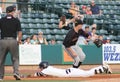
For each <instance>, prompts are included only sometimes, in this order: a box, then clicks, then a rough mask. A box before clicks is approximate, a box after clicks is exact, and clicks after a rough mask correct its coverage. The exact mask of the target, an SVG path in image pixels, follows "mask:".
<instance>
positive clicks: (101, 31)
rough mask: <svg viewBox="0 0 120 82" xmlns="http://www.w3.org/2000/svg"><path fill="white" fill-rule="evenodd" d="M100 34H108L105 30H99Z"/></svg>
mask: <svg viewBox="0 0 120 82" xmlns="http://www.w3.org/2000/svg"><path fill="white" fill-rule="evenodd" d="M99 32H100V34H102V35H104V34H108V32H107V31H106V30H104V29H100V31H99Z"/></svg>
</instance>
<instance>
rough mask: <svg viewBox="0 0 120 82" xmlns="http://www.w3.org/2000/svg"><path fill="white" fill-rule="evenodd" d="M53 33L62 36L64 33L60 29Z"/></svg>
mask: <svg viewBox="0 0 120 82" xmlns="http://www.w3.org/2000/svg"><path fill="white" fill-rule="evenodd" d="M53 32H54V33H55V34H60V35H61V34H63V33H62V32H61V30H59V29H54V30H53Z"/></svg>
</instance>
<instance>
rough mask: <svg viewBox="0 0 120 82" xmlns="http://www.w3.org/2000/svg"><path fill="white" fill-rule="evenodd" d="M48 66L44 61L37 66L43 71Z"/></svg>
mask: <svg viewBox="0 0 120 82" xmlns="http://www.w3.org/2000/svg"><path fill="white" fill-rule="evenodd" d="M48 66H49V63H48V62H46V61H43V62H41V63H40V64H39V68H42V69H45V68H47V67H48Z"/></svg>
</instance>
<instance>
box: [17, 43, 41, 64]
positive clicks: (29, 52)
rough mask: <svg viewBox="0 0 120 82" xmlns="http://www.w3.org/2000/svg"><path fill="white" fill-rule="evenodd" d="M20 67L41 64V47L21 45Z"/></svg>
mask: <svg viewBox="0 0 120 82" xmlns="http://www.w3.org/2000/svg"><path fill="white" fill-rule="evenodd" d="M19 61H20V65H38V64H39V63H40V62H41V45H20V46H19Z"/></svg>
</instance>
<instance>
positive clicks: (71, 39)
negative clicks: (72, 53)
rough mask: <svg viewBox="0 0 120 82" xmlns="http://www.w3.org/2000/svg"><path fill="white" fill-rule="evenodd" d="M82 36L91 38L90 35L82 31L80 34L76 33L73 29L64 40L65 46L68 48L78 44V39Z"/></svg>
mask: <svg viewBox="0 0 120 82" xmlns="http://www.w3.org/2000/svg"><path fill="white" fill-rule="evenodd" d="M80 35H82V36H85V37H88V36H89V35H88V34H87V33H85V32H84V31H83V30H82V29H81V30H79V31H78V33H77V32H75V30H74V29H71V30H70V31H69V32H68V33H67V35H66V37H65V39H64V41H63V45H64V46H65V47H66V48H68V47H70V46H73V45H75V44H76V42H77V40H78V37H79V36H80Z"/></svg>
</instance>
